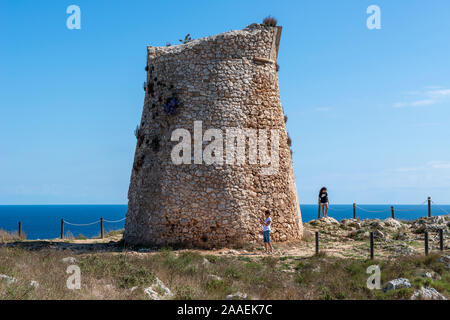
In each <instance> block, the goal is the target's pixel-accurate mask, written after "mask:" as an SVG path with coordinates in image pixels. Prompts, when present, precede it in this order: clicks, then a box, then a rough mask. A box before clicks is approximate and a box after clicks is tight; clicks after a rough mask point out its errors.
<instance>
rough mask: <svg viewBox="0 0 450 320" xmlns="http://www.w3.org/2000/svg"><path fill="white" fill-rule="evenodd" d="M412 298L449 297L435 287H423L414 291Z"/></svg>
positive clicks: (432, 298) (444, 298)
mask: <svg viewBox="0 0 450 320" xmlns="http://www.w3.org/2000/svg"><path fill="white" fill-rule="evenodd" d="M411 300H447V298H446V297H445V296H443V295H442V294H440V293H439V292H437V290H436V289H434V288H425V287H421V288H420V289H419V290H416V291H414V293H413V295H412V296H411Z"/></svg>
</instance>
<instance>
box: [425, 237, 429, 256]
mask: <svg viewBox="0 0 450 320" xmlns="http://www.w3.org/2000/svg"><path fill="white" fill-rule="evenodd" d="M425 255H426V256H427V255H428V231H425Z"/></svg>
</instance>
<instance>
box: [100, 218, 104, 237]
mask: <svg viewBox="0 0 450 320" xmlns="http://www.w3.org/2000/svg"><path fill="white" fill-rule="evenodd" d="M100 236H101V238H102V239H103V218H100Z"/></svg>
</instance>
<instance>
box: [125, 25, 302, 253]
mask: <svg viewBox="0 0 450 320" xmlns="http://www.w3.org/2000/svg"><path fill="white" fill-rule="evenodd" d="M281 30H282V28H281V27H270V26H265V25H259V24H253V25H250V26H248V27H246V28H245V29H243V30H238V31H229V32H226V33H222V34H219V35H215V36H211V37H206V38H202V39H197V40H192V41H189V42H187V43H185V44H181V45H177V46H168V47H148V48H147V67H146V70H147V81H146V84H145V89H146V95H145V102H144V107H143V112H142V119H141V123H140V128H139V130H137V134H136V136H137V145H136V153H135V157H134V165H133V170H132V174H131V182H130V188H129V192H128V199H129V203H128V213H127V218H126V224H125V233H124V238H125V242H126V243H128V244H140V245H177V244H181V245H192V246H201V247H205V246H206V247H212V246H226V245H233V244H238V243H244V242H252V241H260V240H261V239H262V221H263V218H264V212H265V210H269V211H270V212H271V216H272V219H273V225H272V238H273V239H274V240H275V241H294V240H299V239H300V238H301V237H302V233H303V228H302V223H301V214H300V207H299V203H298V199H297V191H296V186H295V178H294V173H293V168H292V160H291V151H290V147H289V145H288V136H287V132H286V127H285V120H284V112H283V108H282V106H281V101H280V97H279V90H278V76H277V68H278V67H277V55H278V48H279V43H280V36H281ZM286 67H288V66H286Z"/></svg>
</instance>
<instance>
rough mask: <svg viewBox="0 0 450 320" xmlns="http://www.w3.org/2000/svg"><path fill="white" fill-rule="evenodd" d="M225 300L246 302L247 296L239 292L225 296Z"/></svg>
mask: <svg viewBox="0 0 450 320" xmlns="http://www.w3.org/2000/svg"><path fill="white" fill-rule="evenodd" d="M226 300H247V294H246V293H241V292H236V293H233V294H229V295H227V297H226Z"/></svg>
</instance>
